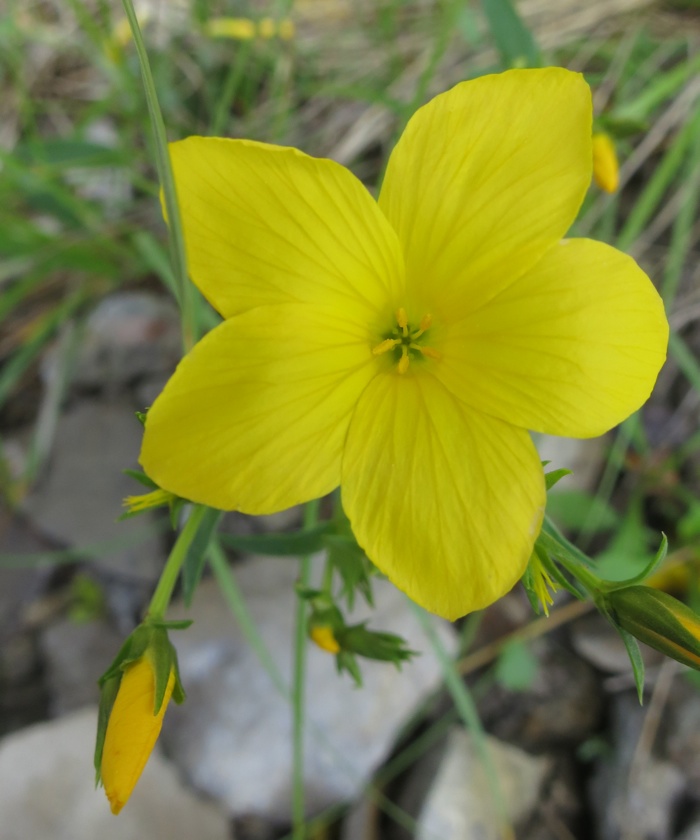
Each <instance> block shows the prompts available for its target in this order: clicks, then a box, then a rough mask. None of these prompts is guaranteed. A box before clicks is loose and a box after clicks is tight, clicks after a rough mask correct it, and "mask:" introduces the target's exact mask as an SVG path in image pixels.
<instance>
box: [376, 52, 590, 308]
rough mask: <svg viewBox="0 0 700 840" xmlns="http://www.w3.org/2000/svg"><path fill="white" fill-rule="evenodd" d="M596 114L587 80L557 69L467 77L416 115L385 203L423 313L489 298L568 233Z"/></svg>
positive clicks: (395, 161)
mask: <svg viewBox="0 0 700 840" xmlns="http://www.w3.org/2000/svg"><path fill="white" fill-rule="evenodd" d="M591 120H592V117H591V95H590V90H589V88H588V85H587V84H586V83H585V82H584V80H583V77H582V76H580V75H579V74H577V73H571V72H569V71H568V70H563V69H561V68H555V67H549V68H546V69H543V70H511V71H508V72H507V73H501V74H499V75H494V76H484V77H482V78H480V79H475V80H474V81H469V82H463V83H461V84H459V85H457V86H456V87H455V88H453V89H452V90H450V91H448V92H447V93H444V94H442V95H441V96H437V97H436V98H435V99H433V100H432V101H431V102H429V103H428V104H427V105H426V106H424V107H423V108H421V109H420V110H419V111H417V112H416V114H415V115H414V116H413V117H412V119H411V120H410V121H409V123H408V126H407V127H406V130H405V132H404V134H403V136H402V137H401V139H400V140H399V142H398V144H397V146H396V148H395V149H394V151H393V153H392V155H391V159H390V161H389V166H388V168H387V173H386V178H385V181H384V185H383V188H382V192H381V196H380V199H379V205H380V207H381V208H382V210H383V211H384V212H385V214H386V215H387V218H388V219H389V221H390V222H391V223H392V224H393V226H394V227H395V229H396V230H397V231H398V234H399V238H400V240H401V242H402V244H403V247H404V253H405V258H406V267H407V280H408V284H409V289H410V290H411V291H412V292H413V295H414V303H415V307H416V309H418V310H420V311H431V312H433V314H436V315H438V316H439V317H441V318H442V317H446V316H448V315H450V314H451V313H452V314H454V311H455V306H456V305H462V303H463V301H464V299H465V293H466V296H467V297H468V298H469V299H470V300H471V302H472V305H480V304H481V303H483V302H484V301H485V300H488V299H489V298H490V297H493V296H494V295H495V294H497V293H498V292H499V291H500V289H502V288H503V287H504V286H505V285H507V284H508V283H510V282H512V281H513V280H514V279H515V278H516V277H518V276H519V275H521V274H522V273H523V272H524V271H526V270H527V269H528V268H529V267H530V266H532V265H534V263H535V262H537V260H538V259H539V258H540V257H541V256H542V254H543V253H544V252H545V251H546V250H547V248H549V247H551V246H552V245H553V244H554V243H555V242H556V241H558V240H559V239H561V237H562V236H563V235H564V234H565V233H566V231H567V230H568V228H569V226H570V225H571V223H572V222H573V220H574V218H575V217H576V213H577V212H578V209H579V207H580V205H581V202H582V200H583V197H584V195H585V193H586V190H587V189H588V185H589V183H590V180H591V167H592V152H591ZM426 294H430V295H431V298H430V300H428V299H427V298H426ZM433 294H434V295H435V298H434V302H433V297H432V295H433ZM438 296H439V300H438Z"/></svg>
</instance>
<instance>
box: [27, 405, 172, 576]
mask: <svg viewBox="0 0 700 840" xmlns="http://www.w3.org/2000/svg"><path fill="white" fill-rule="evenodd" d="M141 435H142V429H141V425H140V424H139V422H138V420H137V419H136V417H135V416H134V412H133V410H132V408H131V406H130V405H129V404H128V403H124V402H121V401H120V402H96V401H85V402H81V403H79V404H78V405H76V406H75V407H74V408H72V409H71V410H70V411H68V412H66V413H65V414H64V415H63V417H62V418H61V419H60V421H59V424H58V428H57V431H56V443H55V450H54V455H53V458H52V460H51V463H50V465H49V468H48V471H47V475H46V478H45V479H44V480H43V481H42V482H41V484H40V485H39V486H38V487H37V488H36V489H35V490H34V491H33V492H32V493H31V494H30V495H29V496H28V497H27V499H26V500H25V503H24V510H25V513H26V514H27V516H28V517H29V518H30V519H31V520H32V521H33V522H34V524H35V526H36V527H37V528H38V529H39V530H40V531H41V532H42V533H43V534H45V535H46V536H48V537H49V538H50V539H52V540H54V541H55V542H56V543H59V544H63V545H65V546H70V547H76V548H81V549H82V548H85V549H86V555H87V556H88V557H90V558H91V559H94V561H95V563H96V564H97V565H98V566H100V567H101V568H102V569H106V570H109V571H110V572H113V573H116V574H117V575H123V576H125V577H128V578H132V579H137V580H145V581H152V580H154V579H156V578H157V577H158V574H159V573H160V570H161V568H162V564H163V560H164V554H163V549H162V546H161V540H160V537H159V534H157V533H156V529H155V526H154V520H153V519H152V518H151V517H150V516H149V514H144V515H142V516H139V517H135V518H133V519H128V520H125V521H123V522H118V521H117V518H118V517H119V515H120V514H121V513H122V511H123V508H122V500H123V499H124V497H125V496H128V495H132V494H134V495H136V494H138V493H140V492H142V490H143V488H141V485H139V484H137V483H136V482H135V481H134V480H133V479H131V478H129V477H128V476H125V475H124V474H123V472H122V470H124V469H126V468H128V467H135V466H136V459H137V456H138V452H139V448H140V445H141ZM143 492H145V490H143Z"/></svg>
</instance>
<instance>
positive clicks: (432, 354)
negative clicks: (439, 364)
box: [408, 344, 442, 359]
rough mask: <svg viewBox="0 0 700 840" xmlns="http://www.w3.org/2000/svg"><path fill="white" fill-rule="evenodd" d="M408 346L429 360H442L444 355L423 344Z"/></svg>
mask: <svg viewBox="0 0 700 840" xmlns="http://www.w3.org/2000/svg"><path fill="white" fill-rule="evenodd" d="M408 346H409V347H410V348H411V350H419V351H420V352H421V353H422V354H423V355H424V356H427V357H428V358H429V359H442V353H441V352H440V351H439V350H433V348H432V347H424V346H423V345H422V344H409V345H408Z"/></svg>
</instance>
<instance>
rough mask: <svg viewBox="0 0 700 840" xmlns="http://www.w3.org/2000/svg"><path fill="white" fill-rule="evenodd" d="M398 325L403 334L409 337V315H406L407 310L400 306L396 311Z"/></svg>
mask: <svg viewBox="0 0 700 840" xmlns="http://www.w3.org/2000/svg"><path fill="white" fill-rule="evenodd" d="M396 323H397V324H398V325H399V326H400V327H401V332H402V333H403V334H404V335H408V315H406V310H405V309H404V308H403V306H400V307H399V308H398V309H397V310H396Z"/></svg>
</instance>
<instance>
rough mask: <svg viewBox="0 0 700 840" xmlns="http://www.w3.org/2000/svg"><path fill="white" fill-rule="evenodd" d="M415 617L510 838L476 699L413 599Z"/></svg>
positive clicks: (503, 831)
mask: <svg viewBox="0 0 700 840" xmlns="http://www.w3.org/2000/svg"><path fill="white" fill-rule="evenodd" d="M409 603H410V605H411V608H412V609H413V612H414V614H415V616H416V618H417V619H418V620H419V622H420V624H421V626H422V628H423V632H424V633H425V635H426V636H427V638H428V641H429V642H430V646H431V647H432V649H433V652H434V653H435V655H436V657H437V659H438V662H439V663H440V668H441V669H442V676H443V678H444V680H445V687H446V688H447V690H448V691H449V693H450V695H451V696H452V701H453V702H454V704H455V708H456V709H457V712H458V714H459V716H460V718H461V719H462V721H463V723H464V725H465V726H466V727H467V730H468V731H469V734H470V735H471V736H472V738H473V739H474V748H475V750H476V753H477V755H478V756H479V759H480V761H481V764H482V767H483V768H484V775H485V776H486V779H487V780H488V784H489V790H490V793H491V797H492V800H493V805H494V808H495V811H496V814H497V817H498V821H499V831H500V835H501V837H502V838H503V840H511V838H514V837H515V834H514V833H513V829H512V827H511V825H510V823H509V820H508V809H507V806H506V799H505V796H504V794H503V790H502V788H501V784H500V781H499V778H498V771H497V770H496V767H495V765H494V763H493V759H492V757H491V752H490V751H489V746H488V744H487V743H486V733H485V732H484V727H483V726H482V724H481V719H480V718H479V712H478V710H477V708H476V705H475V703H474V700H473V698H472V696H471V693H470V692H469V689H468V688H467V686H466V683H465V682H464V680H463V679H462V677H461V675H460V673H459V670H458V666H457V663H456V662H455V661H454V659H453V658H452V657H451V656H450V654H449V653H448V651H447V649H446V648H445V646H444V645H443V643H442V640H441V639H440V637H439V636H438V634H437V632H436V631H435V626H434V624H433V621H432V619H431V617H430V616H429V615H428V613H426V612H425V610H423V609H422V608H421V607H419V606H418V605H417V604H414V603H413V601H410V602H409Z"/></svg>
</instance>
